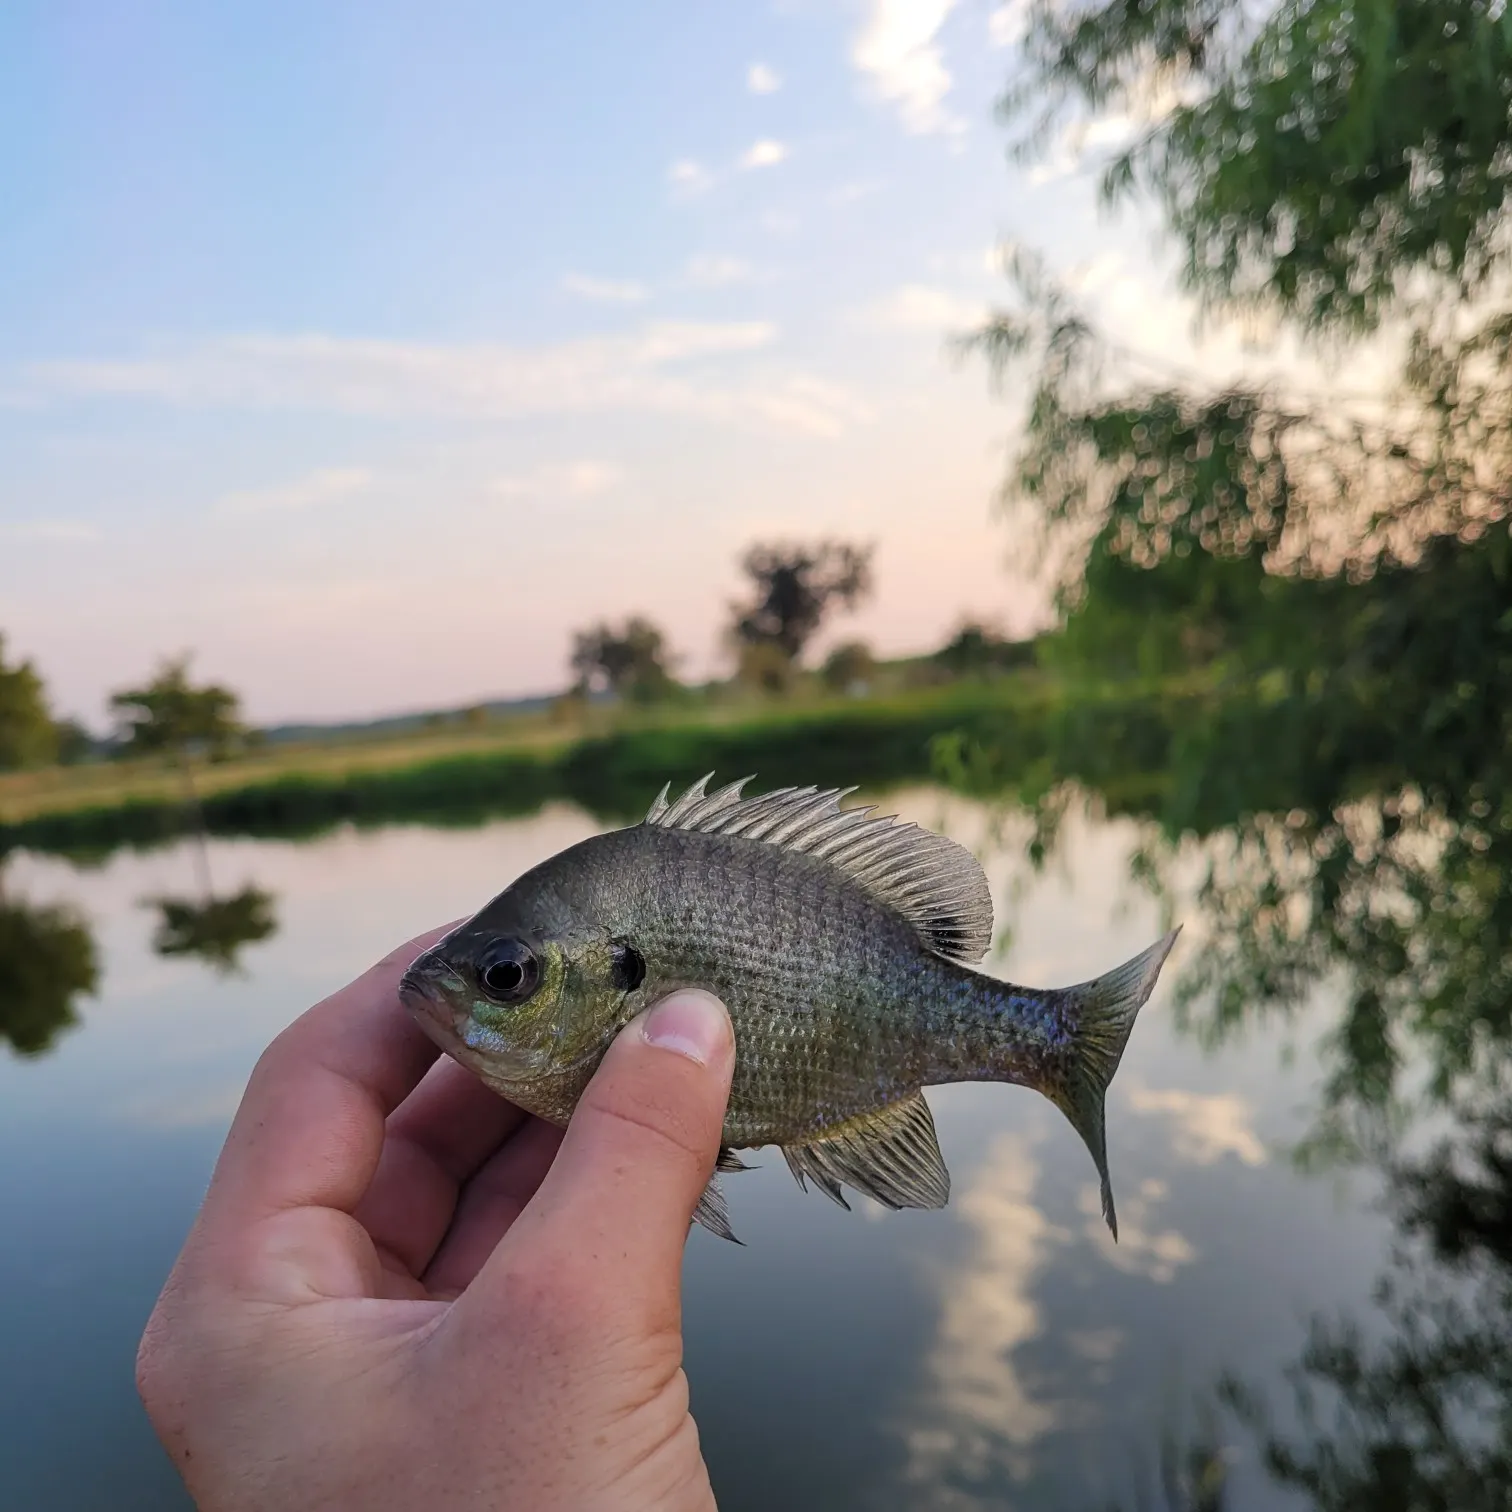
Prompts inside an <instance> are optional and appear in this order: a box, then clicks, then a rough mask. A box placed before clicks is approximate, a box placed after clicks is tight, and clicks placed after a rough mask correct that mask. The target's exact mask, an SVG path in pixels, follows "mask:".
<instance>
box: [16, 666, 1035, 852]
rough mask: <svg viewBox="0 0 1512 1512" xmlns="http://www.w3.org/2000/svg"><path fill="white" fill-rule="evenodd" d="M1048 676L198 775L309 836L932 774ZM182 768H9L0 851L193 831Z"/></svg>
mask: <svg viewBox="0 0 1512 1512" xmlns="http://www.w3.org/2000/svg"><path fill="white" fill-rule="evenodd" d="M1055 696H1056V695H1055V690H1054V689H1053V687H1051V686H1050V685H1047V684H1045V683H1044V682H1043V681H1042V680H1040V679H1037V678H1033V677H1026V678H1017V679H1011V680H1006V679H1005V680H1002V681H998V682H994V683H977V684H968V683H962V684H957V685H954V686H951V687H948V688H940V689H929V690H921V691H916V692H912V693H908V694H900V695H896V696H893V697H888V698H877V699H868V700H857V699H828V700H819V701H812V702H797V703H794V704H771V705H764V706H760V707H759V708H755V709H753V708H752V707H751V706H749V705H746V706H728V705H727V706H715V707H709V706H703V707H683V708H674V709H671V710H667V711H661V712H654V713H648V714H645V715H641V716H630V717H627V718H624V719H622V720H621V721H619V722H618V723H617V725H616V726H615V727H613V728H600V729H597V730H594V729H591V728H590V729H587V730H584V729H581V728H576V729H574V728H564V727H562V726H561V725H552V724H551V723H550V721H549V720H548V719H546V718H545V717H535V718H532V719H530V720H520V721H518V722H512V724H511V725H510V726H503V727H500V728H499V729H496V730H483V731H476V732H463V731H446V732H437V733H434V734H427V735H422V736H413V735H411V736H406V737H404V738H402V739H390V740H385V741H369V742H361V743H353V744H348V745H336V744H331V745H318V746H317V745H311V746H306V747H289V748H279V749H275V750H271V751H264V752H260V753H256V754H253V755H249V756H246V757H242V758H239V759H237V760H235V761H229V762H225V763H221V764H217V765H210V766H205V767H203V768H201V769H200V770H199V771H198V772H197V774H196V782H197V784H198V786H199V789H200V795H201V806H202V809H203V812H204V817H205V824H206V827H207V828H208V829H209V830H210V832H211V833H215V834H246V835H268V836H272V835H285V836H294V835H309V834H315V833H319V832H320V831H322V830H325V829H328V828H330V827H332V826H333V825H337V824H341V823H356V824H379V823H384V822H392V821H396V820H398V821H402V820H420V821H425V822H429V823H449V822H450V823H475V822H477V821H478V820H479V819H481V818H486V817H489V816H502V815H509V814H521V813H529V812H533V811H534V810H536V809H537V808H539V807H540V806H541V804H543V803H545V802H548V801H550V800H552V799H567V800H570V801H573V802H576V803H580V804H582V805H584V806H585V807H587V808H589V809H590V810H591V811H592V812H594V813H596V814H599V815H601V816H602V817H605V818H616V819H628V818H631V817H633V816H635V815H637V814H639V813H642V812H644V810H645V808H646V806H647V805H648V804H649V802H650V800H651V798H652V797H653V796H654V795H655V793H656V792H657V790H658V789H659V788H660V787H661V785H662V784H663V783H664V782H668V781H670V782H672V783H673V785H674V786H676V785H678V784H680V783H686V782H688V781H691V780H692V779H694V778H696V777H699V776H701V775H702V774H703V773H704V772H707V771H710V770H713V771H715V772H716V773H718V774H719V775H720V776H721V777H726V778H730V777H736V776H743V775H745V774H746V773H747V772H751V773H755V774H756V776H757V777H758V778H759V782H760V785H761V786H778V785H781V784H784V783H797V784H807V783H819V784H832V785H849V784H852V783H855V784H861V785H872V786H876V785H879V784H885V783H891V782H897V781H904V780H910V779H918V778H925V777H929V776H930V775H932V774H933V772H934V771H935V755H934V742H935V740H936V737H938V736H940V735H942V734H944V733H946V732H950V731H959V732H961V734H962V736H963V738H968V739H969V738H971V737H972V736H973V735H979V736H983V737H985V736H986V735H987V734H988V732H989V731H990V730H992V729H995V728H999V727H1001V726H1002V725H1003V724H1004V722H1005V721H1006V722H1007V723H1009V724H1016V725H1021V726H1026V727H1027V726H1037V725H1040V724H1043V722H1044V719H1045V715H1046V711H1047V706H1048V705H1049V704H1050V703H1052V702H1054V701H1055ZM188 819H189V816H188V813H187V811H186V808H185V805H184V803H183V796H182V790H181V788H180V786H179V782H178V778H177V776H176V774H175V773H174V772H173V771H171V770H168V769H165V768H163V767H161V766H147V765H139V766H135V767H125V766H117V767H95V768H83V769H72V770H64V771H59V772H48V773H35V774H25V775H24V776H22V777H15V776H13V777H10V778H7V779H5V780H4V781H3V782H0V853H3V852H4V851H6V850H9V849H14V848H20V847H25V848H28V849H33V850H44V851H55V852H63V853H68V854H74V855H82V854H89V853H103V852H106V851H109V850H111V849H114V848H115V847H117V846H121V845H129V846H149V845H153V844H160V843H163V842H164V841H167V840H169V839H171V838H173V837H174V836H176V835H179V834H181V833H183V832H184V830H185V829H186V827H187V825H188Z"/></svg>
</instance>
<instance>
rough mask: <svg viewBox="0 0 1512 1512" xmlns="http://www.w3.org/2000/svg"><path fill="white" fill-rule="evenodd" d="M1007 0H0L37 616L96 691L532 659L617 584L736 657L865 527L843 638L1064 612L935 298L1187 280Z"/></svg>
mask: <svg viewBox="0 0 1512 1512" xmlns="http://www.w3.org/2000/svg"><path fill="white" fill-rule="evenodd" d="M1020 14H1021V7H1020V4H1019V0H1014V3H1011V4H1009V5H1002V4H999V3H996V0H773V3H761V0H753V3H747V4H743V5H738V6H737V5H732V4H707V3H704V4H695V3H689V0H682V3H674V0H642V3H640V4H637V5H634V6H631V5H626V4H624V3H623V0H572V3H570V4H568V3H563V4H555V5H523V4H519V5H499V4H496V3H483V0H478V3H463V0H424V3H411V0H361V3H342V0H324V3H322V4H320V5H309V4H308V3H305V0H292V3H291V0H262V3H259V4H256V5H253V4H250V3H242V0H235V3H229V0H228V3H225V4H218V5H214V6H206V5H203V4H198V3H192V0H137V3H135V4H133V5H131V6H122V5H117V4H114V3H112V0H10V3H8V4H7V5H5V6H4V7H3V8H0V633H3V634H4V636H5V638H6V647H7V652H8V654H10V655H15V654H18V653H19V654H20V655H23V656H26V657H30V658H31V659H32V660H33V661H34V662H35V664H36V665H37V668H38V670H39V671H40V672H41V673H42V675H43V676H44V678H45V679H46V681H47V684H48V687H49V690H50V693H51V695H52V697H53V699H54V702H55V705H56V706H57V707H58V709H59V711H60V712H61V713H65V714H68V715H71V716H73V717H76V718H81V719H83V720H84V721H85V722H86V723H88V724H90V725H92V726H93V727H95V728H97V729H103V728H104V727H105V723H106V711H105V700H106V698H107V696H108V694H109V691H110V690H111V689H113V688H119V687H121V686H124V685H128V684H131V683H133V682H136V681H139V680H140V679H141V678H142V677H143V676H144V675H146V674H147V673H148V672H149V671H150V670H151V668H152V667H153V665H154V664H155V663H156V662H157V661H158V660H159V659H160V658H161V657H163V656H165V655H168V654H174V653H178V652H181V651H192V652H193V653H194V658H195V659H194V664H193V665H194V671H195V674H196V675H198V676H204V677H213V678H215V679H216V680H218V681H224V682H227V683H229V684H230V685H231V686H233V687H235V688H236V689H238V690H239V691H240V692H241V694H242V696H243V699H244V703H245V709H246V712H247V714H248V716H249V717H250V718H252V719H253V720H255V721H258V722H275V721H281V720H288V719H319V720H334V719H348V718H361V717H367V716H374V715H379V714H384V713H390V712H398V711H404V710H410V709H419V708H428V707H442V706H456V705H460V704H465V703H470V702H475V701H478V700H481V699H483V698H492V697H508V696H515V695H522V694H531V693H539V692H543V691H549V690H552V689H555V688H559V687H561V686H563V685H564V684H565V682H566V680H567V671H566V657H567V651H568V647H569V644H570V640H571V635H572V632H573V630H574V629H576V628H580V627H582V626H584V625H586V624H589V623H592V622H594V621H597V620H599V619H602V618H606V617H607V618H610V619H618V618H620V617H623V616H626V615H628V614H632V613H643V614H646V615H648V616H650V617H651V618H652V619H653V620H655V621H657V622H658V623H659V624H661V625H662V626H663V627H664V629H665V631H666V633H667V636H668V639H669V641H670V643H671V645H672V648H673V649H674V651H675V652H676V653H677V655H678V657H679V662H678V666H677V670H678V671H679V672H680V673H681V674H682V675H684V676H689V677H698V676H705V675H709V674H711V673H716V672H721V671H723V670H725V669H726V667H727V663H726V662H725V661H724V660H723V658H724V656H725V652H724V649H723V647H722V644H721V635H722V631H723V627H724V625H725V624H726V622H727V620H728V618H729V606H730V603H731V602H732V600H734V599H735V598H736V597H738V596H739V594H740V591H741V580H740V574H739V567H738V562H739V557H740V555H741V553H742V551H743V550H744V548H745V547H746V546H747V545H748V544H749V543H751V542H753V541H756V540H770V539H783V538H791V539H798V540H816V539H820V538H823V537H836V538H843V539H847V540H855V541H862V542H872V543H875V551H876V555H875V559H874V568H875V579H876V589H875V593H874V595H873V597H872V599H871V601H870V602H869V603H868V604H867V605H866V606H865V607H864V609H863V610H862V611H861V612H859V613H857V614H855V615H854V616H852V617H850V618H848V619H845V620H839V621H836V622H835V624H834V625H833V627H831V628H830V629H829V630H827V631H826V636H825V639H826V641H827V642H833V641H835V640H837V639H849V638H853V637H861V638H864V639H866V640H867V641H868V642H870V643H871V644H872V645H873V647H874V648H875V649H876V650H877V651H878V652H880V653H882V654H899V653H904V652H911V651H918V650H924V649H928V648H931V647H933V646H935V645H938V644H940V643H942V642H943V641H944V640H945V639H946V638H947V637H948V636H949V634H950V633H951V632H952V630H953V629H954V628H955V627H956V625H958V624H959V623H960V622H961V620H962V619H963V618H964V617H965V616H967V615H971V616H975V617H981V618H986V619H988V620H991V621H995V622H996V623H998V624H999V625H1000V626H1001V627H1003V628H1004V629H1006V630H1008V631H1010V632H1025V631H1028V630H1031V629H1033V628H1035V627H1037V626H1038V625H1039V624H1041V623H1043V621H1044V617H1045V613H1046V609H1045V596H1044V593H1043V590H1042V588H1041V587H1040V586H1039V585H1037V584H1036V583H1035V582H1033V581H1032V580H1030V579H1028V578H1026V577H1025V576H1024V575H1023V573H1022V571H1021V570H1020V569H1019V568H1017V567H1015V566H1014V564H1013V561H1012V560H1011V558H1012V555H1013V553H1014V550H1015V547H1016V545H1017V544H1019V543H1016V542H1015V541H1014V540H1013V539H1012V531H1011V529H1010V526H1009V524H1008V523H1007V522H1006V521H1005V519H1004V517H1003V515H1002V513H1001V510H1000V508H999V506H998V503H997V491H998V487H999V484H1000V482H1001V479H1002V476H1003V471H1004V464H1005V460H1006V457H1007V455H1008V450H1007V448H1008V446H1009V443H1010V442H1011V438H1012V422H1013V412H1012V405H1011V403H1008V402H1006V401H1005V398H1004V396H1002V395H1000V394H995V393H994V392H993V390H992V387H991V385H990V384H989V382H988V375H987V373H986V372H985V370H984V369H983V367H982V365H981V364H980V363H979V362H976V361H971V360H967V361H962V360H960V359H959V358H958V357H956V356H954V355H953V354H952V352H951V350H950V347H949V338H950V336H951V334H952V333H954V332H959V331H962V330H965V329H967V328H969V327H970V325H971V324H972V322H974V321H975V320H978V319H979V318H980V317H981V315H982V313H983V312H984V311H985V310H987V309H988V308H989V307H990V306H991V305H992V304H993V303H994V302H1001V301H1002V300H1004V299H1005V298H1006V297H1007V289H1006V285H1005V283H1004V280H1003V278H1002V275H1001V264H1000V249H1001V247H1002V246H1003V245H1004V244H1005V243H1009V242H1020V243H1026V244H1028V245H1031V246H1033V247H1036V248H1038V249H1040V250H1041V251H1042V252H1043V253H1044V254H1045V255H1046V257H1047V258H1048V259H1049V261H1050V263H1051V265H1052V266H1053V267H1055V268H1056V269H1058V270H1059V271H1060V272H1061V273H1062V274H1063V275H1064V276H1065V277H1066V278H1067V279H1068V280H1069V281H1070V282H1071V284H1072V286H1073V287H1074V288H1076V289H1077V290H1078V292H1079V293H1080V294H1082V295H1083V296H1084V297H1085V298H1086V299H1087V300H1088V301H1089V304H1090V305H1091V307H1092V308H1093V309H1094V312H1095V313H1097V314H1098V315H1099V316H1100V318H1102V319H1103V320H1104V321H1105V322H1106V323H1107V325H1108V326H1109V327H1110V328H1111V330H1112V332H1113V334H1115V335H1117V336H1119V337H1120V338H1121V339H1125V340H1128V341H1130V342H1133V343H1137V344H1143V345H1145V346H1147V347H1154V348H1159V349H1162V350H1166V349H1170V350H1176V349H1178V348H1180V349H1182V350H1185V348H1184V347H1183V343H1184V342H1185V341H1186V339H1187V338H1186V337H1185V335H1184V334H1183V332H1184V330H1185V326H1186V320H1187V312H1186V309H1185V306H1184V305H1183V303H1182V301H1181V300H1180V299H1179V297H1178V296H1177V295H1176V294H1175V293H1174V292H1173V290H1172V287H1171V284H1170V280H1169V279H1168V278H1167V277H1166V276H1165V274H1164V273H1163V271H1162V270H1163V269H1164V268H1165V267H1166V266H1167V265H1168V263H1167V259H1166V257H1165V254H1164V253H1163V252H1161V251H1160V250H1159V248H1158V246H1157V245H1156V243H1155V241H1154V239H1153V236H1152V234H1151V232H1150V228H1149V227H1148V226H1146V225H1143V224H1142V223H1140V222H1138V221H1137V220H1131V219H1129V218H1128V217H1127V216H1125V217H1123V218H1119V219H1110V218H1108V217H1107V216H1106V215H1105V214H1103V213H1101V212H1100V211H1099V209H1098V206H1097V200H1096V194H1095V181H1094V176H1093V174H1092V173H1091V171H1090V169H1089V167H1088V159H1087V158H1086V157H1085V156H1083V157H1080V158H1079V157H1078V156H1077V155H1076V153H1074V152H1072V151H1071V149H1070V147H1069V146H1067V145H1065V144H1061V145H1057V146H1055V147H1054V148H1053V149H1052V151H1051V153H1050V155H1049V157H1048V158H1047V159H1046V161H1045V162H1043V163H1041V164H1039V165H1038V166H1036V167H1033V168H1028V167H1023V166H1018V165H1016V164H1014V163H1013V162H1011V161H1010V159H1009V156H1008V152H1007V147H1008V142H1009V138H1008V134H1007V132H1006V131H1005V129H1004V127H1003V125H1002V124H1001V123H1000V122H999V121H998V120H996V119H995V117H994V104H995V101H996V99H997V97H998V95H999V94H1000V93H1001V90H1002V88H1003V85H1004V83H1005V81H1006V80H1007V79H1008V77H1009V76H1010V73H1011V70H1012V68H1013V66H1014V59H1015V48H1016V39H1017V34H1018V29H1019V25H1020ZM1120 129H1121V127H1120V124H1119V123H1118V122H1116V121H1115V122H1114V123H1112V125H1111V128H1110V127H1108V126H1107V124H1106V123H1104V126H1103V128H1101V137H1100V138H1099V137H1098V129H1096V128H1095V129H1094V132H1093V133H1092V137H1091V140H1090V143H1089V144H1084V145H1094V146H1095V145H1096V144H1097V142H1098V141H1099V140H1100V141H1101V142H1102V143H1103V144H1104V145H1106V143H1108V142H1111V141H1114V140H1116V139H1117V137H1118V134H1119V131H1120ZM1009 398H1010V399H1011V394H1010V395H1009ZM820 649H822V647H821V648H820Z"/></svg>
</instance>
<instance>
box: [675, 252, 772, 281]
mask: <svg viewBox="0 0 1512 1512" xmlns="http://www.w3.org/2000/svg"><path fill="white" fill-rule="evenodd" d="M684 276H685V278H686V281H687V282H688V283H690V284H692V285H693V286H694V287H695V288H699V289H724V288H728V287H729V286H730V285H731V284H740V283H749V282H751V280H752V279H753V278H754V277H755V270H754V269H753V268H752V267H751V265H750V263H748V262H743V261H742V260H741V259H740V258H738V257H717V256H700V257H690V258H689V259H688V262H687V267H686V270H685V274H684Z"/></svg>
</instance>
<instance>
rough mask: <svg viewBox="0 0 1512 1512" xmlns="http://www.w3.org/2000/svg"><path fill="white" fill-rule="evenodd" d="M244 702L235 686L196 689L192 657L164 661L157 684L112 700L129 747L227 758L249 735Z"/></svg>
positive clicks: (182, 755) (147, 751)
mask: <svg viewBox="0 0 1512 1512" xmlns="http://www.w3.org/2000/svg"><path fill="white" fill-rule="evenodd" d="M240 704H241V701H240V699H239V698H238V697H237V696H236V694H235V693H233V692H232V691H231V690H230V689H229V688H223V687H221V686H219V685H218V684H215V683H206V684H205V685H204V686H202V687H195V686H194V685H193V684H192V683H191V682H190V681H189V658H188V657H187V656H181V657H177V658H173V659H170V660H167V661H165V662H163V663H162V665H161V666H160V667H159V668H158V670H157V672H156V674H155V675H154V676H153V679H152V681H151V682H149V683H147V684H146V685H145V686H143V687H141V688H127V689H123V690H122V691H121V692H119V693H114V694H112V695H111V699H110V707H111V708H112V709H113V710H115V712H116V715H117V718H118V719H119V721H120V724H121V727H122V734H123V735H124V737H125V739H126V747H127V749H128V750H129V751H132V752H134V753H139V754H143V755H146V754H151V753H154V752H160V751H161V752H166V753H168V754H171V755H173V756H176V757H180V758H183V759H187V757H188V756H189V755H190V754H192V753H196V752H204V753H205V754H207V755H209V756H211V757H212V758H216V757H220V756H224V755H225V754H226V753H227V752H228V751H229V750H230V749H231V748H232V747H233V746H234V745H236V744H237V743H238V742H239V741H241V740H242V739H244V738H245V735H246V729H245V727H244V726H243V725H242V723H241V719H240Z"/></svg>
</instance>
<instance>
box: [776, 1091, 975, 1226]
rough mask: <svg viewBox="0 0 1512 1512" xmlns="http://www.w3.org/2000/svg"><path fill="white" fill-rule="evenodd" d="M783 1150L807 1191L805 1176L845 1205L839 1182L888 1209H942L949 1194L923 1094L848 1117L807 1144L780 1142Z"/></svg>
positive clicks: (931, 1119) (841, 1204)
mask: <svg viewBox="0 0 1512 1512" xmlns="http://www.w3.org/2000/svg"><path fill="white" fill-rule="evenodd" d="M782 1153H783V1154H784V1155H785V1156H786V1157H787V1163H788V1166H789V1168H790V1169H791V1170H792V1173H793V1175H794V1176H796V1177H797V1178H798V1185H799V1186H801V1187H803V1188H804V1190H805V1191H807V1190H808V1188H807V1186H805V1185H804V1177H805V1176H806V1177H808V1178H809V1180H810V1181H812V1182H813V1183H814V1185H815V1186H816V1187H818V1188H819V1190H820V1191H821V1192H824V1193H826V1194H827V1195H828V1196H830V1197H833V1198H834V1200H835V1201H836V1202H838V1203H839V1204H840V1206H841V1207H843V1208H848V1207H850V1203H848V1202H847V1201H846V1200H845V1198H844V1197H843V1196H841V1194H840V1184H841V1182H844V1183H845V1184H846V1185H847V1186H851V1187H854V1188H855V1189H856V1191H858V1192H862V1193H864V1194H865V1195H866V1196H868V1197H875V1198H876V1200H877V1201H878V1202H880V1203H881V1204H882V1205H883V1206H884V1207H890V1208H942V1207H944V1206H945V1203H946V1202H947V1201H948V1200H949V1197H950V1173H949V1172H948V1171H947V1170H946V1169H945V1162H944V1160H943V1159H942V1158H941V1156H940V1146H939V1142H938V1141H937V1140H936V1139H935V1128H934V1119H933V1118H931V1117H930V1116H929V1104H928V1103H927V1102H925V1101H924V1094H923V1093H922V1092H915V1093H914V1094H913V1095H912V1096H910V1097H905V1098H904V1099H903V1100H902V1101H901V1102H895V1103H891V1104H889V1106H887V1107H885V1108H883V1109H881V1111H880V1112H876V1113H864V1114H862V1115H861V1116H860V1117H859V1118H852V1119H848V1120H847V1121H846V1122H845V1123H843V1124H841V1125H840V1126H839V1127H838V1128H836V1129H832V1130H830V1132H829V1133H828V1134H826V1135H824V1136H823V1138H821V1139H816V1140H813V1141H812V1142H811V1143H809V1144H806V1145H784V1146H783V1148H782Z"/></svg>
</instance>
